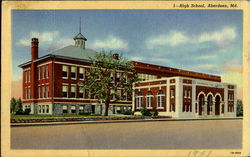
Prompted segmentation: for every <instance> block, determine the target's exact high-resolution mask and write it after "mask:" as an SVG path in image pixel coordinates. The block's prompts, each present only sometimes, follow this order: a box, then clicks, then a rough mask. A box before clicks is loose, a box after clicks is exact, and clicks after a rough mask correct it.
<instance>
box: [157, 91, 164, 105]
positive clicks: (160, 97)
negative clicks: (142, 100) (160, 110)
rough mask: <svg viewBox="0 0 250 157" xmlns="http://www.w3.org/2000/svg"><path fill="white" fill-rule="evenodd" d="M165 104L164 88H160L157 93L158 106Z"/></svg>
mask: <svg viewBox="0 0 250 157" xmlns="http://www.w3.org/2000/svg"><path fill="white" fill-rule="evenodd" d="M163 104H164V93H163V91H162V90H160V91H159V92H158V95H157V107H163Z"/></svg>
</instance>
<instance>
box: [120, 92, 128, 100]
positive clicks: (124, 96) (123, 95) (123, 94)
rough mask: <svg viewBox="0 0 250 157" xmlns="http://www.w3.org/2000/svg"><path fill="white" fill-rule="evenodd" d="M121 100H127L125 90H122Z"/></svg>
mask: <svg viewBox="0 0 250 157" xmlns="http://www.w3.org/2000/svg"><path fill="white" fill-rule="evenodd" d="M121 99H122V100H127V92H125V91H124V90H122V98H121Z"/></svg>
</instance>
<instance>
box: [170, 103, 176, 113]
mask: <svg viewBox="0 0 250 157" xmlns="http://www.w3.org/2000/svg"><path fill="white" fill-rule="evenodd" d="M170 112H175V111H174V104H170Z"/></svg>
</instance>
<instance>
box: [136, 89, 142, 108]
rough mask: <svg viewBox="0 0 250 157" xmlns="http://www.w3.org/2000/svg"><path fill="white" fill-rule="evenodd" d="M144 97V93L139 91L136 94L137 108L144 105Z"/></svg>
mask: <svg viewBox="0 0 250 157" xmlns="http://www.w3.org/2000/svg"><path fill="white" fill-rule="evenodd" d="M142 98H143V95H142V93H141V92H138V93H137V95H136V108H140V107H141V106H142Z"/></svg>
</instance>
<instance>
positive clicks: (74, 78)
mask: <svg viewBox="0 0 250 157" xmlns="http://www.w3.org/2000/svg"><path fill="white" fill-rule="evenodd" d="M73 69H75V72H74V73H75V77H73V78H72V76H71V73H73V72H72V70H73ZM70 78H71V79H72V80H76V79H77V67H76V66H71V67H70Z"/></svg>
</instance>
